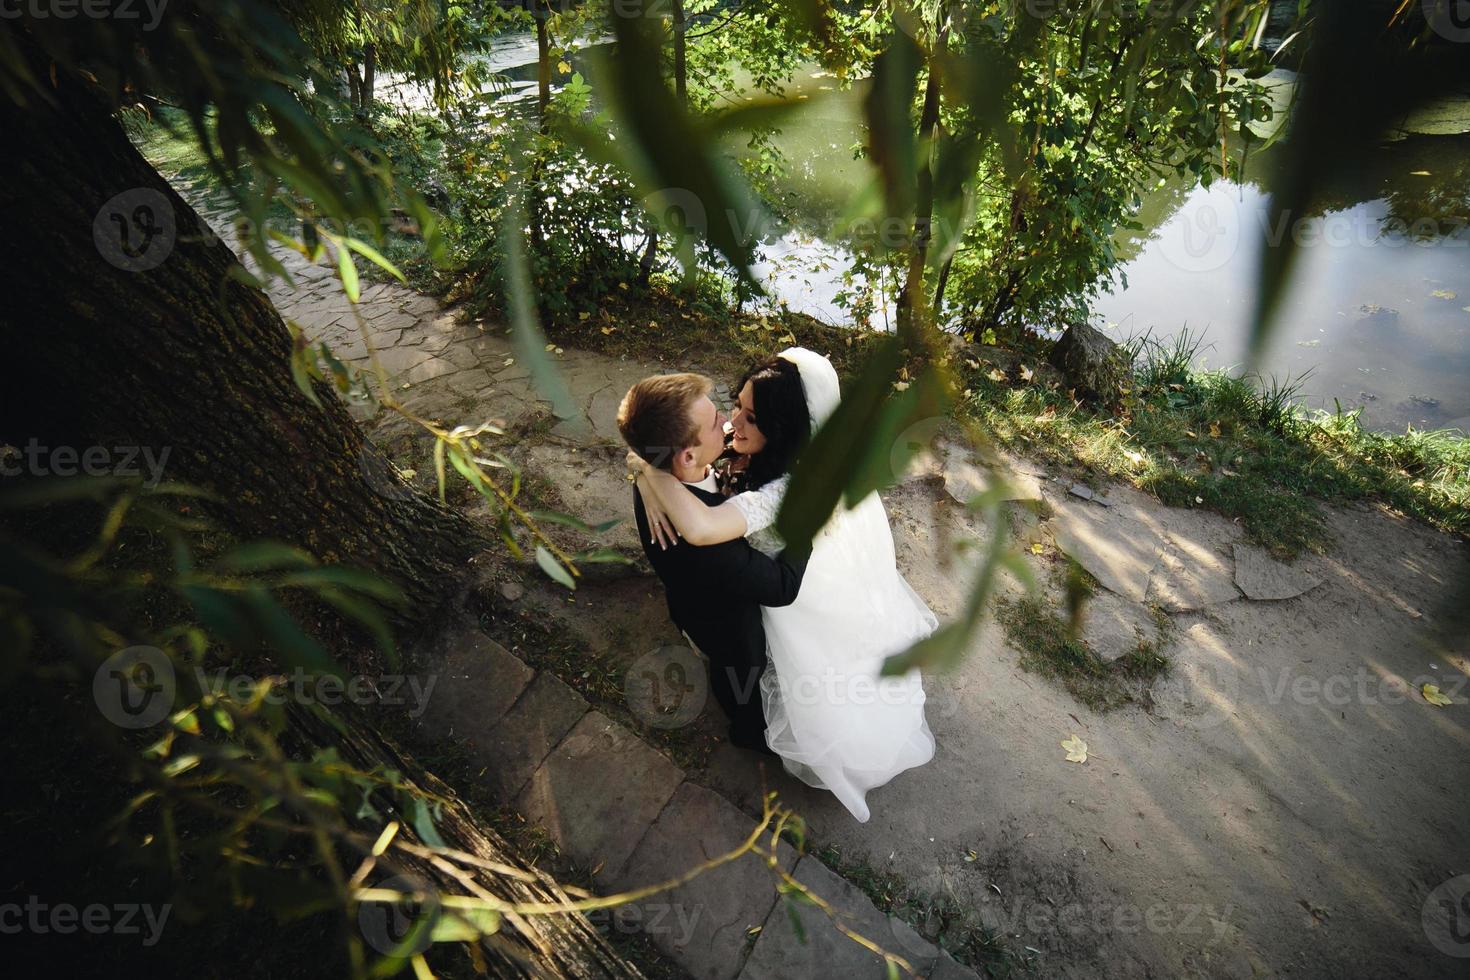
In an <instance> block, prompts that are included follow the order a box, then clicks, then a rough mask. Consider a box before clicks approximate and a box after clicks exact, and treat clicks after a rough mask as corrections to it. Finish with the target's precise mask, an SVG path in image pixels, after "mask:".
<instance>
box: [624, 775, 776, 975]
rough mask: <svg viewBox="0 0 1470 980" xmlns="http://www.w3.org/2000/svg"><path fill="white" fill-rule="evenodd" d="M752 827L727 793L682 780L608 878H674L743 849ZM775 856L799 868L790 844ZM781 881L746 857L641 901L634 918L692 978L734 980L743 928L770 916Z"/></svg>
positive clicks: (632, 881)
mask: <svg viewBox="0 0 1470 980" xmlns="http://www.w3.org/2000/svg"><path fill="white" fill-rule="evenodd" d="M754 829H755V821H754V820H752V819H751V818H750V817H748V816H746V815H745V814H744V813H742V812H741V811H739V810H738V809H736V808H735V806H734V805H733V804H731V803H730V802H729V801H727V800H726V799H725V798H724V797H722V796H720V795H719V794H717V793H715V792H713V791H711V790H708V789H706V788H704V787H703V786H696V785H694V784H693V783H688V782H686V783H683V784H681V785H680V786H679V788H678V789H677V790H676V791H675V792H674V796H673V799H671V800H670V801H669V805H668V806H666V807H664V810H663V813H661V814H659V817H658V820H656V821H655V822H654V824H653V826H652V827H650V828H649V829H648V833H647V834H645V835H644V836H643V840H642V841H641V842H640V843H639V844H638V849H637V850H636V851H634V852H633V856H632V858H631V859H629V861H628V864H627V866H626V868H624V869H623V871H622V872H621V873H620V874H619V875H616V876H615V877H614V878H613V880H612V882H611V883H612V884H613V886H614V887H616V888H619V889H629V888H641V887H645V886H648V885H652V884H656V883H658V882H660V881H668V880H670V879H673V878H677V877H679V876H681V875H683V874H685V873H687V872H688V871H689V870H690V869H691V868H694V867H697V866H698V865H700V864H702V863H703V862H705V861H708V860H709V859H711V858H713V857H716V856H718V855H720V854H723V853H726V852H728V851H732V850H734V849H735V848H737V847H739V846H741V845H742V844H744V843H745V840H746V838H748V837H749V836H750V833H751V831H753V830H754ZM768 839H769V838H768V836H767V837H766V838H763V840H768ZM777 855H778V859H779V861H780V863H781V866H782V867H783V868H785V869H786V870H787V871H790V870H791V869H792V867H793V866H795V864H796V861H797V857H798V855H797V853H796V851H795V850H794V849H793V848H791V847H790V846H789V845H787V844H785V843H782V844H780V845H779V846H778V848H777ZM779 881H780V879H779V878H777V876H776V874H775V872H774V871H772V870H771V868H770V867H769V866H767V864H766V863H765V859H764V858H762V857H759V856H757V855H754V854H745V855H742V856H741V857H739V858H736V859H735V860H734V861H731V862H729V863H728V864H723V865H720V866H719V867H718V868H713V869H711V870H709V871H705V872H704V873H702V874H700V875H699V876H698V877H696V878H694V879H693V880H692V881H690V882H689V883H688V884H685V885H681V886H679V887H678V888H673V889H670V890H669V891H665V892H660V893H658V894H657V895H653V896H650V897H649V898H647V899H645V900H643V901H641V902H638V903H636V905H637V909H638V915H637V920H638V922H639V924H640V925H641V926H642V928H643V931H644V932H646V933H647V934H648V936H649V937H650V938H651V939H652V940H653V943H654V945H656V946H657V947H658V948H659V949H660V950H661V951H662V952H663V953H664V954H665V955H667V956H669V957H670V958H672V959H673V960H674V962H676V963H678V964H679V966H680V967H681V968H682V969H684V970H685V971H686V972H687V973H688V974H689V975H690V976H691V977H694V978H696V980H733V978H734V977H736V976H738V975H739V974H740V969H741V967H742V966H743V965H744V963H745V957H746V955H747V945H748V944H747V940H746V932H747V931H748V930H750V929H751V928H753V927H755V926H759V925H761V924H762V923H763V922H765V921H766V917H767V916H768V915H770V912H771V908H772V907H773V906H774V905H775V903H776V886H777V884H778V883H779Z"/></svg>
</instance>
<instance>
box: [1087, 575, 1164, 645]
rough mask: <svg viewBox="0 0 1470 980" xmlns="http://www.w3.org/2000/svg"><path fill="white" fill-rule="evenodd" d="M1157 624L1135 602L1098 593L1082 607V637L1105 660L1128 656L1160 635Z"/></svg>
mask: <svg viewBox="0 0 1470 980" xmlns="http://www.w3.org/2000/svg"><path fill="white" fill-rule="evenodd" d="M1158 632H1159V630H1158V626H1157V625H1155V624H1154V621H1153V619H1152V618H1151V617H1150V616H1149V615H1148V613H1147V612H1145V611H1144V609H1143V608H1142V607H1141V606H1139V605H1138V604H1137V603H1136V602H1130V601H1129V600H1127V599H1124V598H1123V597H1122V596H1118V595H1114V594H1113V593H1111V592H1099V593H1098V594H1097V595H1095V596H1092V597H1091V598H1090V599H1088V600H1087V602H1086V604H1084V605H1083V607H1082V639H1083V640H1084V641H1085V642H1086V643H1087V645H1088V646H1089V647H1090V648H1091V649H1092V651H1093V652H1094V653H1096V654H1097V655H1098V657H1100V658H1101V659H1102V660H1103V662H1104V663H1112V662H1113V661H1115V660H1118V659H1121V658H1122V657H1125V656H1127V655H1128V654H1130V653H1132V652H1133V651H1135V650H1137V649H1138V645H1139V644H1140V643H1142V642H1145V641H1150V642H1151V641H1154V640H1156V639H1157V638H1158Z"/></svg>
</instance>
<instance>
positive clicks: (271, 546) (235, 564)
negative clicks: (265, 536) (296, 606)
mask: <svg viewBox="0 0 1470 980" xmlns="http://www.w3.org/2000/svg"><path fill="white" fill-rule="evenodd" d="M316 563H317V562H316V559H315V558H314V557H312V555H310V554H309V553H308V552H306V551H305V550H303V549H301V548H297V547H295V546H294V545H289V544H285V543H283V542H280V541H251V542H248V543H246V544H242V545H239V546H237V547H235V548H231V549H230V550H229V551H227V552H225V554H224V555H222V556H221V557H220V558H219V560H217V561H216V562H215V563H214V564H213V566H211V567H212V568H213V570H214V571H216V572H220V573H224V574H235V573H239V572H267V571H276V570H278V569H282V568H311V567H314V566H315V565H316Z"/></svg>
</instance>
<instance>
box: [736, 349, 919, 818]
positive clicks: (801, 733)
mask: <svg viewBox="0 0 1470 980" xmlns="http://www.w3.org/2000/svg"><path fill="white" fill-rule="evenodd" d="M779 356H780V357H782V358H785V359H787V360H790V361H792V362H794V363H795V364H796V365H797V367H798V369H799V370H800V372H801V381H802V386H803V388H804V389H805V391H806V400H807V410H808V412H809V413H810V414H811V418H812V430H813V434H815V432H816V429H817V428H818V427H819V426H820V425H821V424H822V423H823V422H825V421H826V419H827V417H828V416H830V415H831V414H832V411H833V410H834V409H836V407H837V402H838V399H839V397H840V395H839V390H838V384H837V372H836V371H835V370H833V368H832V365H831V363H830V362H829V361H828V360H827V359H826V358H825V357H823V356H821V355H820V354H817V353H814V352H812V351H809V350H806V349H804V348H799V347H797V348H791V349H789V350H785V351H782V352H781V354H780V355H779ZM789 481H790V477H789V476H782V477H780V478H779V479H776V480H773V481H771V482H770V483H767V484H766V485H765V486H763V487H761V488H759V489H757V490H752V491H748V492H746V493H741V494H736V495H735V496H733V497H731V498H730V499H731V500H732V501H734V502H735V504H736V506H737V507H739V508H740V511H741V513H742V514H743V515H744V516H745V523H746V537H747V539H748V540H749V541H750V543H751V545H752V546H753V547H755V548H756V549H758V550H759V551H762V552H764V553H766V554H768V555H774V554H775V553H776V552H778V551H780V550H781V548H782V547H783V542H782V541H781V539H780V537H779V536H778V535H777V534H776V532H775V528H774V527H773V525H774V523H775V520H776V512H777V511H778V510H780V507H781V500H782V497H783V496H784V495H785V493H786V487H787V484H788V483H789ZM761 617H762V620H763V621H764V624H765V630H766V648H767V654H768V657H769V663H768V666H767V668H766V671H765V674H764V675H763V676H762V677H761V700H762V704H763V706H764V708H765V713H766V743H767V744H768V745H770V747H771V749H772V750H773V751H775V752H776V753H777V754H778V755H780V756H781V759H782V762H783V765H784V766H785V768H786V770H787V771H788V772H790V773H791V774H792V775H794V776H796V777H797V778H798V779H800V780H802V781H803V782H805V783H807V784H808V785H810V786H815V787H817V788H819V789H826V790H830V791H831V792H832V793H833V794H834V795H835V796H836V797H837V798H838V799H839V800H841V801H842V804H843V805H844V806H845V807H847V809H848V810H849V811H851V812H852V815H853V816H854V817H856V818H857V819H858V820H859V821H861V822H864V823H866V822H867V820H868V816H869V812H868V805H867V802H866V800H865V799H864V797H865V796H866V794H867V792H868V790H870V789H874V788H876V787H878V786H882V785H883V784H885V783H887V782H888V781H889V780H890V779H892V778H893V777H894V776H896V775H898V774H899V773H901V772H903V771H904V770H906V769H912V768H914V767H915V766H921V765H923V764H924V763H926V762H928V761H929V760H930V759H931V758H933V756H934V735H933V733H932V732H930V730H929V725H928V722H927V721H925V719H924V686H923V681H922V679H921V677H920V675H919V671H918V670H912V671H910V672H909V673H908V674H906V675H904V676H901V677H880V676H879V670H880V669H881V667H882V666H883V661H884V659H885V658H887V657H888V656H890V655H892V654H895V653H899V652H901V651H903V650H905V649H907V648H908V647H909V646H911V645H912V644H914V643H915V642H917V641H918V640H921V639H923V638H924V637H926V636H928V635H929V634H930V633H932V632H933V631H934V629H935V627H936V626H937V625H938V621H937V620H936V619H935V616H934V613H932V612H931V611H930V610H929V607H928V606H927V605H926V604H925V603H924V600H923V599H921V598H919V596H918V594H917V593H916V592H914V590H913V589H912V588H910V586H909V584H908V582H906V581H904V578H903V576H902V575H901V574H900V573H899V571H898V565H897V562H896V561H895V558H894V553H893V533H892V531H891V529H890V528H889V526H888V515H887V513H886V512H885V511H884V509H883V502H882V501H881V500H880V499H879V497H878V494H877V493H873V494H870V495H869V496H868V497H867V498H866V499H864V500H862V501H861V502H860V503H859V504H858V505H857V506H856V507H853V508H851V509H847V508H846V507H845V506H844V504H843V503H839V504H838V507H837V510H836V512H835V513H834V514H833V515H832V517H831V518H830V519H829V520H828V522H827V524H826V525H825V526H824V527H823V528H822V530H821V531H820V532H819V533H818V535H817V537H816V538H815V539H814V540H813V541H812V553H811V558H810V560H809V561H808V562H807V567H806V575H805V576H804V577H803V579H802V583H801V590H800V591H799V592H798V593H797V598H796V601H795V602H794V603H792V604H791V605H789V606H783V607H779V608H768V607H762V609H761Z"/></svg>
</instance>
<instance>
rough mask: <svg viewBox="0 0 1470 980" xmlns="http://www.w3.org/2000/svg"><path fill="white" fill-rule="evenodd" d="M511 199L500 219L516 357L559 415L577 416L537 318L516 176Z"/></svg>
mask: <svg viewBox="0 0 1470 980" xmlns="http://www.w3.org/2000/svg"><path fill="white" fill-rule="evenodd" d="M512 184H513V186H512V189H511V192H510V201H509V203H508V204H507V206H506V208H505V214H504V215H503V216H502V217H501V221H500V243H501V249H502V252H503V253H504V256H505V278H506V292H507V293H508V294H509V297H510V303H509V305H510V320H511V329H512V334H511V342H512V347H513V348H514V350H515V355H516V357H517V358H518V359H519V360H520V361H521V363H522V364H525V365H526V367H528V368H530V370H531V379H532V380H533V381H534V382H535V384H536V388H537V390H539V391H540V392H541V394H543V395H545V396H546V399H547V400H548V401H550V402H551V405H552V411H554V412H555V413H556V415H557V416H558V417H559V418H564V419H566V418H574V417H576V416H577V415H578V414H579V410H578V408H577V405H576V403H575V402H574V401H572V395H571V392H570V391H568V390H567V386H566V382H564V381H563V380H562V377H561V373H560V372H559V371H557V369H556V365H555V364H554V363H553V362H552V360H551V358H550V357H549V356H548V355H547V352H546V335H545V334H544V333H542V332H541V324H540V323H539V322H538V321H537V319H536V305H535V300H534V297H535V295H536V292H535V289H534V287H533V286H532V284H531V275H530V271H529V268H528V266H527V264H526V248H525V246H526V242H525V228H526V217H525V204H524V190H523V188H522V187H521V185H520V180H519V178H518V177H517V178H513V180H512Z"/></svg>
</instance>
